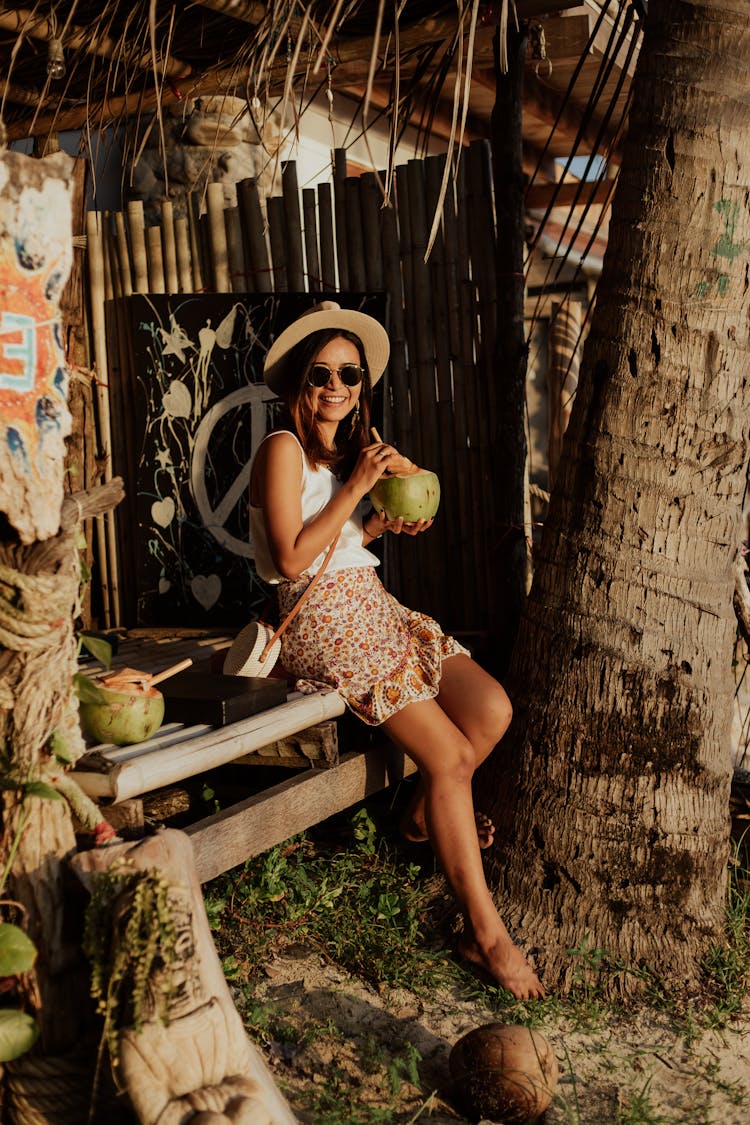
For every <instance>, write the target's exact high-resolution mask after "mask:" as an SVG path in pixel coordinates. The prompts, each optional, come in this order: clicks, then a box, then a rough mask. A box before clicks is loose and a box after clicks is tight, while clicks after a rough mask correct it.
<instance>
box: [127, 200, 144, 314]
mask: <svg viewBox="0 0 750 1125" xmlns="http://www.w3.org/2000/svg"><path fill="white" fill-rule="evenodd" d="M128 230H129V232H130V248H131V252H132V254H133V289H134V291H135V292H136V293H147V292H148V259H147V257H146V230H145V222H144V218H143V203H142V202H141V200H140V199H131V200H130V202H129V203H128Z"/></svg>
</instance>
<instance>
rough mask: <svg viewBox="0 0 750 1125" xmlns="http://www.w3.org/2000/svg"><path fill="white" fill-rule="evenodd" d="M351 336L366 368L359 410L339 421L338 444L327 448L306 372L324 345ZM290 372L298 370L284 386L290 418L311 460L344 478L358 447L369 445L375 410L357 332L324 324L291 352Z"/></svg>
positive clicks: (312, 464) (348, 338)
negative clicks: (318, 422) (373, 410)
mask: <svg viewBox="0 0 750 1125" xmlns="http://www.w3.org/2000/svg"><path fill="white" fill-rule="evenodd" d="M339 339H342V340H349V341H350V343H352V344H354V346H355V347H356V349H357V351H358V352H359V362H360V364H361V366H362V370H363V371H364V375H363V376H362V391H361V393H360V396H359V399H358V405H359V412H358V414H357V415H355V412H354V411H350V412H349V413H348V414H347V416H346V417H345V418H343V419H342V420H341V422H339V425H338V429H337V430H336V448H335V449H327V448H326V446H325V445H324V444H323V440H322V438H321V436H320V431H319V429H318V425H317V423H316V421H315V415H314V414H313V411H312V409H311V402H312V395H311V393H310V392H311V387H310V384H309V383H308V381H307V376H308V375H309V373H310V371H311V370H312V368H313V366H314V364H315V361H316V359H317V357H318V355H319V354H320V352H321V349H322V348H324V347H325V346H326V344H330V343H331V341H332V340H339ZM286 369H287V371H289V372H294V373H296V374H295V375H293V376H292V380H291V381H290V383H289V385H288V386H287V387H285V388H284V400H285V402H286V406H287V411H288V414H289V420H290V422H291V424H292V428H293V430H294V432H295V433H296V435H297V437H298V438H299V440H300V443H301V445H302V448H303V449H304V451H305V456H306V457H307V461H308V464H309V465H310V467H311V468H313V469H317V468H318V467H319V466H320V465H326V466H327V467H328V468H329V469H332V470H333V471H334V472H335V473H336V475H337V476H338V477H339V478H341V479H342V480H344V479H346V477H348V476H349V474H350V473H351V471H352V469H353V468H354V464H355V462H356V460H357V457H358V455H359V451H360V450H361V449H362V448H363V447H364V446H365V445H369V444H370V441H371V438H370V414H371V410H372V384H371V383H370V373H369V370H368V367H367V359H366V358H365V351H364V348H363V347H362V343H361V341H360V339H359V337H358V336H355V335H354V333H353V332H345V331H343V330H342V329H340V328H323V329H321V330H320V331H319V332H313V333H311V334H310V335H309V336H306V337H305V338H304V340H300V342H299V343H298V344H296V345H295V346H294V348H292V350H291V352H290V353H289V359H288V361H287V364H286Z"/></svg>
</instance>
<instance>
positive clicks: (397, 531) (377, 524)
mask: <svg viewBox="0 0 750 1125" xmlns="http://www.w3.org/2000/svg"><path fill="white" fill-rule="evenodd" d="M432 524H433V520H417V521H416V522H415V523H407V522H406V521H405V520H404V519H403V517H402V516H399V517H398V519H395V520H389V519H388V517H387V516H386V514H385V511H382V512H375V513H374V515H371V516H370V518H369V520H367V525H366V527H365V531H366V532H367V534H368V535H370V536H372V538H373V539H377V538H378V536H380V535H382V534H383V532H384V531H390V532H391V533H392V534H393V535H420V534H421V533H422V532H423V531H427V529H428V528H430V527H432Z"/></svg>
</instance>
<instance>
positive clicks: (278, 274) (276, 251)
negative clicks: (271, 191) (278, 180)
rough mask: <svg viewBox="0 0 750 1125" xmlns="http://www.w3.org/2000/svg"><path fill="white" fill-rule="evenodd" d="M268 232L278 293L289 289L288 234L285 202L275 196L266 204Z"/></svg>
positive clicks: (278, 196) (275, 285)
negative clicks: (285, 227)
mask: <svg viewBox="0 0 750 1125" xmlns="http://www.w3.org/2000/svg"><path fill="white" fill-rule="evenodd" d="M266 208H267V212H268V230H269V234H270V236H271V259H272V261H273V280H274V287H275V289H276V292H277V293H286V292H287V291H288V289H289V286H288V284H287V273H286V245H287V241H286V232H285V229H284V200H283V199H282V198H281V196H280V195H274V196H272V197H271V198H270V199H269V200H267V202H266Z"/></svg>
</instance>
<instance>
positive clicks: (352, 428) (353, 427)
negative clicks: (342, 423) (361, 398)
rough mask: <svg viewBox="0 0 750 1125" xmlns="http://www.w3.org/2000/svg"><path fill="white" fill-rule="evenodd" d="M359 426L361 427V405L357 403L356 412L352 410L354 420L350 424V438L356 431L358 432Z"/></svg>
mask: <svg viewBox="0 0 750 1125" xmlns="http://www.w3.org/2000/svg"><path fill="white" fill-rule="evenodd" d="M358 425H359V403H357V404H356V406H355V407H354V410H352V420H351V422H350V423H349V437H351V436H352V434H353V433H354V431H355V430H356V428H357V426H358Z"/></svg>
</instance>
